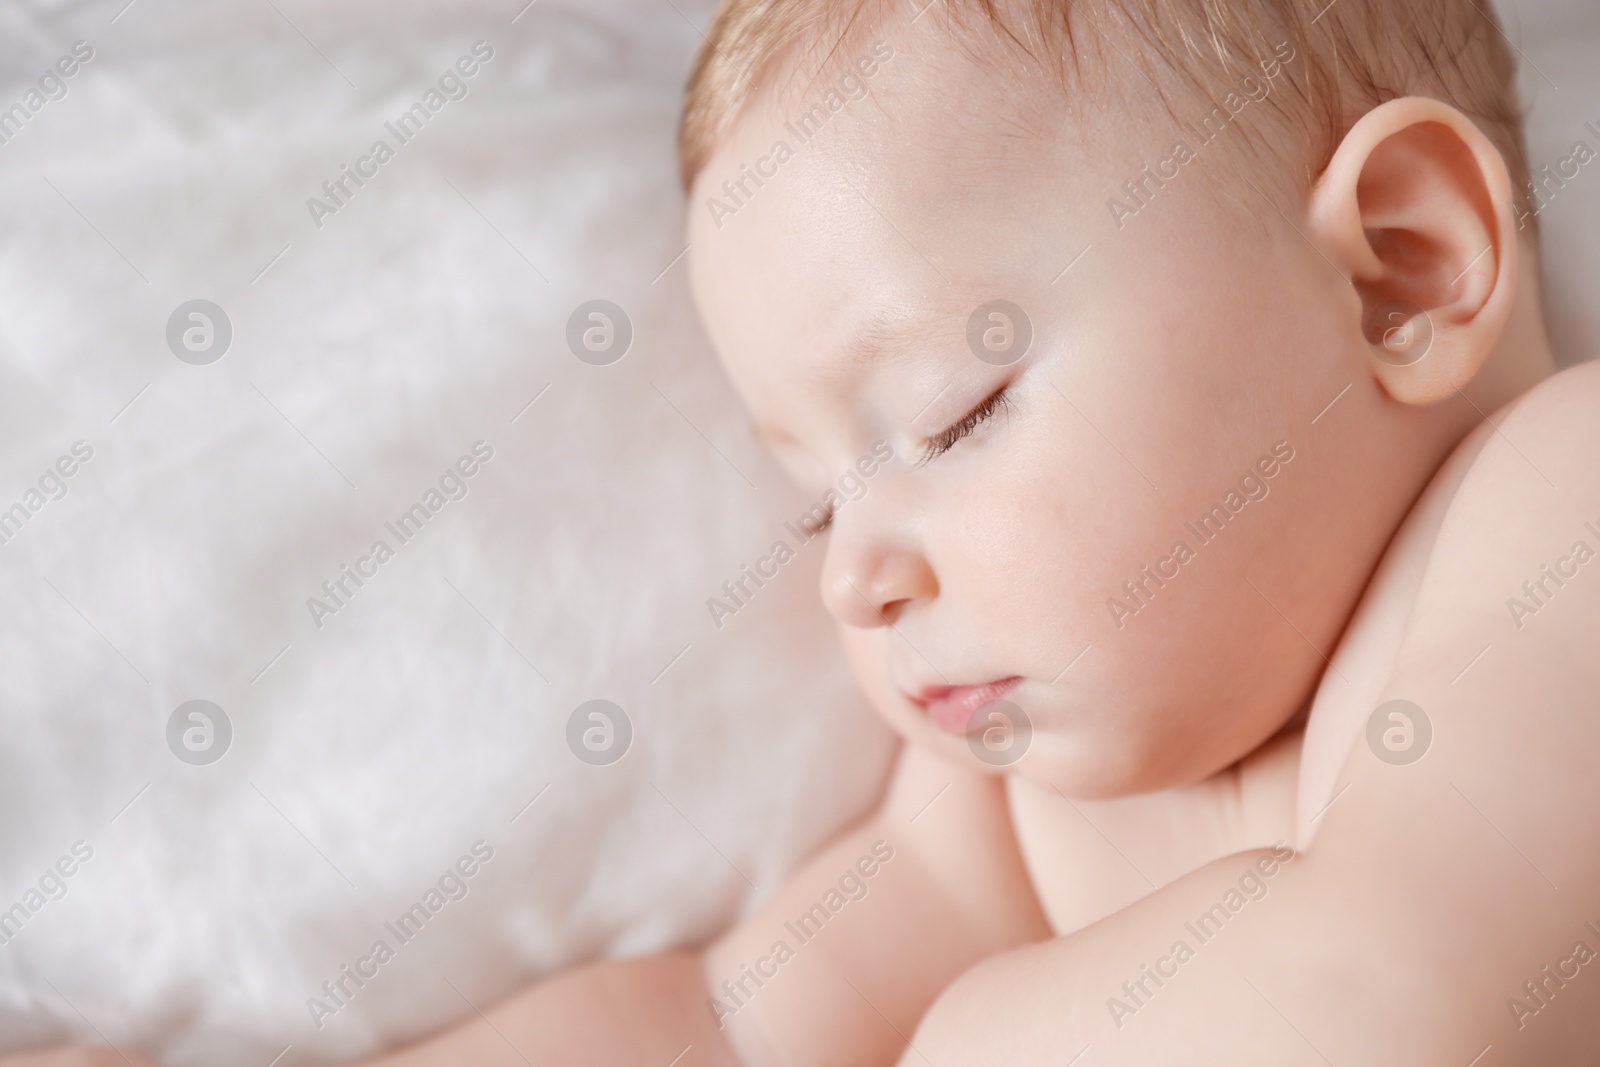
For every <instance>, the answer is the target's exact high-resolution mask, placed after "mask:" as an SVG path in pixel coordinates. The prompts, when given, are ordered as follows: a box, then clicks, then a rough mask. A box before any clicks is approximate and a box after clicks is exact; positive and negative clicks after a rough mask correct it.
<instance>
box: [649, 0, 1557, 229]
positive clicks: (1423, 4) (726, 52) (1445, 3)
mask: <svg viewBox="0 0 1600 1067" xmlns="http://www.w3.org/2000/svg"><path fill="white" fill-rule="evenodd" d="M922 2H924V0H918V6H920V4H921V3H922ZM933 2H934V3H939V4H943V5H944V11H943V12H942V14H943V16H944V17H945V18H946V19H947V21H948V22H949V24H950V25H951V27H952V30H953V31H955V32H963V31H965V35H966V37H968V38H969V39H972V38H974V37H975V36H976V35H975V34H974V33H973V32H972V31H973V30H974V29H977V28H979V27H980V26H982V25H984V24H986V25H987V26H988V27H989V29H990V31H991V32H990V33H989V34H988V37H989V38H990V39H991V40H999V41H1003V42H1006V43H1008V44H1009V45H1011V46H1014V47H1015V48H1018V49H1020V50H1021V51H1022V52H1023V53H1025V54H1026V55H1028V56H1030V57H1032V58H1033V59H1034V60H1035V61H1041V57H1061V61H1060V63H1058V64H1051V66H1054V67H1057V69H1058V70H1059V71H1060V73H1062V74H1063V75H1072V76H1074V77H1076V78H1078V79H1080V82H1079V84H1082V82H1081V79H1082V78H1083V76H1084V71H1083V69H1082V68H1083V63H1082V57H1083V54H1082V53H1081V52H1080V45H1085V44H1090V45H1093V46H1098V45H1102V44H1105V45H1110V46H1111V47H1112V48H1113V49H1115V50H1116V51H1117V52H1120V53H1121V54H1122V56H1123V57H1124V58H1127V59H1133V57H1131V56H1130V55H1129V52H1128V50H1127V49H1128V46H1129V45H1130V44H1131V45H1132V46H1133V51H1134V53H1136V55H1137V57H1138V58H1137V60H1135V61H1137V62H1141V63H1148V62H1149V61H1150V60H1151V59H1154V60H1155V61H1156V62H1157V63H1159V64H1161V65H1162V66H1164V67H1165V68H1166V69H1167V70H1168V71H1169V72H1172V73H1176V74H1178V75H1180V76H1181V77H1182V79H1183V80H1184V81H1186V82H1187V83H1188V86H1189V87H1190V88H1191V89H1192V90H1194V91H1196V92H1198V94H1199V95H1200V96H1202V97H1203V98H1205V99H1209V100H1211V101H1213V102H1217V101H1219V100H1220V99H1221V98H1222V96H1223V94H1225V93H1227V92H1229V91H1230V90H1231V89H1232V88H1233V87H1234V86H1235V85H1237V84H1238V81H1239V79H1240V78H1241V77H1242V76H1248V75H1250V74H1252V73H1254V72H1255V71H1256V70H1257V69H1258V64H1260V63H1261V62H1262V61H1263V59H1264V58H1266V57H1270V56H1271V55H1272V54H1273V52H1274V49H1275V48H1281V47H1282V46H1283V45H1284V44H1287V45H1288V46H1289V47H1291V48H1292V49H1293V52H1294V55H1295V56H1296V60H1295V62H1294V63H1293V65H1292V66H1293V70H1292V72H1291V77H1290V82H1291V84H1292V85H1293V87H1294V91H1293V92H1290V93H1275V94H1274V106H1275V107H1276V108H1277V109H1278V110H1279V111H1280V112H1281V113H1283V114H1284V116H1285V117H1286V118H1288V119H1290V120H1291V121H1293V122H1294V123H1295V124H1296V126H1297V128H1299V129H1302V130H1304V131H1306V134H1305V139H1304V141H1303V143H1302V145H1301V146H1300V152H1299V158H1296V159H1295V160H1294V161H1293V162H1294V163H1295V165H1296V168H1297V169H1302V168H1303V170H1304V176H1305V178H1306V180H1307V182H1308V183H1309V180H1310V178H1312V177H1314V176H1315V175H1317V174H1319V173H1321V171H1322V169H1323V167H1324V166H1326V164H1327V162H1328V160H1329V159H1330V158H1331V157H1332V155H1333V152H1334V150H1335V149H1336V148H1337V147H1338V143H1339V141H1340V140H1341V139H1342V138H1343V136H1344V134H1345V133H1346V132H1347V131H1348V130H1349V128H1350V126H1351V125H1353V124H1354V123H1355V122H1356V120H1357V119H1359V118H1360V117H1361V115H1362V114H1364V113H1365V112H1366V111H1368V110H1370V109H1371V108H1373V107H1376V106H1377V105H1378V104H1381V103H1383V102H1384V101H1386V100H1390V99H1394V98H1395V97H1400V96H1429V97H1433V98H1435V99H1438V100H1441V101H1443V102H1444V103H1447V104H1450V105H1451V106H1453V107H1455V108H1457V109H1458V110H1460V111H1461V112H1463V113H1464V114H1466V115H1468V116H1469V117H1471V118H1472V119H1473V120H1474V121H1475V122H1476V123H1477V124H1478V126H1479V128H1480V129H1482V130H1483V131H1484V133H1485V134H1486V135H1487V136H1488V137H1489V139H1490V140H1491V141H1492V142H1493V143H1494V145H1495V146H1496V147H1497V148H1498V149H1499V150H1500V153H1501V155H1502V156H1503V157H1504V159H1505V162H1506V168H1507V170H1508V171H1509V172H1510V174H1511V180H1512V187H1513V189H1514V190H1515V193H1516V198H1517V203H1516V205H1515V206H1516V208H1517V210H1518V214H1519V215H1523V216H1524V217H1529V216H1530V215H1531V213H1529V212H1527V211H1526V204H1527V203H1528V201H1529V192H1530V186H1531V183H1530V181H1529V173H1528V163H1527V150H1526V148H1525V146H1524V143H1523V134H1522V113H1521V109H1520V106H1519V103H1518V98H1517V91H1516V83H1515V74H1516V64H1515V62H1514V60H1513V59H1512V55H1511V49H1510V47H1509V42H1508V41H1507V39H1506V37H1505V35H1504V33H1503V31H1502V30H1501V28H1500V24H1499V22H1498V21H1497V20H1496V18H1495V16H1494V15H1493V14H1491V13H1490V12H1489V11H1488V10H1487V8H1486V6H1480V0H1332V2H1331V3H1330V2H1329V0H1015V2H1009V0H933ZM1488 2H1489V0H1482V4H1483V5H1487V3H1488ZM887 11H888V4H887V2H886V0H723V2H722V4H721V6H720V7H719V8H718V9H717V12H716V15H715V17H714V18H713V19H712V22H711V25H710V27H709V28H708V29H707V31H706V35H705V41H704V43H703V44H702V46H701V49H700V53H699V55H698V57H697V59H696V61H695V64H694V68H693V71H692V73H691V74H690V77H689V83H688V89H687V93H686V98H685V102H684V109H683V116H682V120H681V122H680V124H679V130H678V147H679V160H680V169H681V177H682V180H683V184H684V188H685V189H688V188H689V187H691V186H692V185H693V183H694V179H695V177H696V176H697V175H698V174H699V172H700V171H701V170H702V169H703V168H704V167H705V164H706V162H707V160H708V158H709V157H710V155H711V153H712V152H713V150H714V149H715V147H716V145H717V142H718V141H719V140H720V139H721V138H722V137H724V136H725V135H726V134H727V131H728V129H729V127H730V126H731V125H732V124H733V123H734V122H735V121H736V120H737V119H738V117H739V115H740V114H741V113H742V112H743V110H744V108H745V106H746V105H747V104H748V103H749V101H750V99H751V97H752V95H753V92H754V87H755V84H756V82H757V81H759V80H762V79H764V78H765V77H766V75H767V74H768V73H770V72H771V71H772V70H773V68H774V67H775V66H776V65H777V64H778V63H779V62H780V61H782V60H787V61H789V62H791V63H795V65H796V67H797V69H798V66H799V65H800V63H799V62H797V57H798V56H801V55H804V56H809V57H811V60H812V66H813V67H816V66H817V64H818V62H819V61H818V60H817V58H816V57H818V56H820V57H821V59H820V63H823V64H825V63H826V62H827V61H828V58H829V57H832V56H836V55H840V54H843V52H844V50H843V49H842V48H841V45H843V44H844V42H845V40H846V38H847V37H848V36H849V35H850V34H852V33H854V32H865V30H866V29H867V28H868V27H871V26H873V25H874V24H875V23H877V22H879V21H881V19H882V18H883V17H884V15H885V13H886V12H887ZM975 24H976V25H975ZM1108 26H1110V27H1111V29H1110V31H1109V32H1108V30H1107V29H1106V27H1108ZM1113 35H1114V36H1113ZM1086 39H1087V40H1086ZM1279 54H1281V53H1279ZM1104 55H1105V53H1104V52H1103V50H1101V56H1102V59H1101V61H1102V62H1104V61H1105V60H1104ZM1267 61H1269V62H1270V58H1268V59H1267ZM1069 68H1070V69H1069ZM1144 73H1145V74H1146V76H1147V77H1149V78H1150V83H1151V84H1153V85H1155V86H1157V87H1158V88H1157V90H1156V91H1158V92H1159V93H1160V95H1161V96H1162V98H1163V103H1164V104H1165V105H1166V107H1167V109H1168V111H1169V112H1172V111H1173V100H1172V98H1171V96H1169V94H1168V93H1167V91H1166V90H1165V89H1164V88H1161V87H1160V86H1161V84H1162V83H1161V80H1160V79H1159V78H1158V77H1157V75H1158V74H1159V71H1151V70H1145V71H1144ZM1068 84H1070V82H1064V83H1063V87H1064V88H1065V87H1066V86H1067V85H1068ZM1176 117H1177V116H1176V115H1175V114H1174V119H1175V120H1176ZM1256 147H1258V148H1259V146H1256Z"/></svg>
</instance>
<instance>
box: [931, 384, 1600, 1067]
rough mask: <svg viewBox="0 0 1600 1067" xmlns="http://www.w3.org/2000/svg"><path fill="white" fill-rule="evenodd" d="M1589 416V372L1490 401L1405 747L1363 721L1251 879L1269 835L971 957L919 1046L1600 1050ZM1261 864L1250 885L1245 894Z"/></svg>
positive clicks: (1256, 1059) (1434, 1060) (1598, 608)
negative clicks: (1394, 757) (1339, 787)
mask: <svg viewBox="0 0 1600 1067" xmlns="http://www.w3.org/2000/svg"><path fill="white" fill-rule="evenodd" d="M1597 411H1600V367H1586V368H1583V369H1582V370H1581V371H1574V372H1568V373H1567V374H1565V375H1562V376H1561V377H1560V378H1558V379H1555V380H1553V381H1552V382H1550V383H1547V385H1546V386H1545V387H1542V388H1541V389H1540V390H1538V391H1536V393H1535V394H1533V395H1532V396H1531V397H1530V400H1529V401H1528V402H1527V403H1526V405H1525V406H1524V407H1521V408H1518V409H1517V410H1516V411H1514V412H1513V413H1512V414H1511V415H1510V416H1509V417H1507V418H1503V419H1502V418H1500V417H1497V419H1496V421H1497V422H1499V423H1500V426H1499V429H1498V430H1497V431H1496V432H1495V433H1494V435H1493V437H1492V438H1491V439H1490V440H1489V441H1488V443H1487V444H1486V445H1485V446H1484V449H1483V451H1482V453H1481V455H1480V457H1479V459H1478V460H1477V461H1476V463H1475V465H1474V467H1473V469H1472V470H1471V471H1470V472H1469V474H1468V476H1467V478H1466V479H1465V481H1464V482H1463V483H1462V485H1461V487H1460V490H1459V492H1458V494H1457V496H1456V497H1455V499H1454V500H1453V501H1452V503H1451V506H1450V510H1449V512H1448V514H1447V515H1446V518H1445V521H1444V524H1443V527H1442V528H1441V530H1440V534H1439V538H1438V541H1437V543H1436V545H1435V548H1434V552H1433V555H1432V557H1431V558H1430V561H1429V563H1428V568H1427V571H1426V574H1425V577H1424V579H1423V584H1422V588H1421V592H1420V595H1419V598H1418V600H1417V602H1416V605H1415V607H1414V608H1413V612H1412V616H1411V620H1410V623H1409V625H1408V630H1407V633H1406V636H1405V639H1404V641H1403V642H1402V644H1401V647H1400V651H1399V656H1398V660H1397V663H1396V669H1395V672H1394V674H1393V676H1392V677H1391V678H1390V680H1389V682H1388V684H1387V686H1386V687H1385V690H1384V692H1383V694H1382V695H1381V697H1380V699H1379V703H1380V706H1381V704H1382V703H1383V702H1386V701H1388V700H1390V699H1396V698H1398V699H1404V700H1408V701H1412V702H1414V703H1415V704H1416V705H1417V706H1418V707H1420V708H1421V709H1422V710H1423V713H1424V714H1425V715H1426V716H1428V719H1429V720H1430V722H1431V728H1432V740H1431V744H1430V746H1429V747H1428V748H1427V750H1426V752H1425V755H1424V756H1423V757H1422V758H1421V759H1420V760H1418V761H1416V762H1413V763H1410V764H1406V765H1399V764H1395V763H1390V762H1386V761H1384V760H1381V759H1380V758H1379V757H1378V756H1377V750H1376V749H1372V750H1369V746H1368V742H1367V740H1366V738H1365V737H1360V738H1358V739H1357V740H1356V741H1355V746H1354V750H1353V752H1352V754H1351V757H1350V760H1349V763H1348V765H1347V767H1346V774H1345V777H1346V779H1347V780H1348V787H1347V788H1346V789H1345V791H1344V792H1343V794H1342V795H1340V796H1338V798H1337V799H1336V801H1335V802H1334V804H1333V805H1332V806H1331V807H1330V808H1329V809H1328V810H1327V813H1326V815H1325V816H1324V818H1323V820H1322V824H1321V826H1320V828H1319V831H1318V834H1317V837H1316V840H1315V844H1314V846H1313V847H1312V848H1311V849H1310V851H1309V852H1308V853H1306V854H1304V855H1301V856H1297V857H1295V858H1294V859H1293V860H1292V861H1291V862H1290V863H1288V864H1287V865H1283V866H1282V867H1281V869H1278V870H1277V871H1276V873H1275V874H1274V876H1273V877H1271V878H1270V879H1252V880H1251V881H1250V882H1249V883H1245V882H1243V881H1242V879H1243V878H1244V877H1245V876H1246V874H1247V873H1248V872H1249V871H1250V870H1251V869H1252V866H1253V863H1254V861H1256V860H1257V859H1258V856H1257V855H1255V854H1241V855H1236V856H1230V857H1226V858H1224V859H1222V860H1218V861H1217V862H1215V863H1213V864H1210V865H1209V866H1207V867H1205V868H1203V869H1201V870H1199V871H1196V872H1194V873H1193V874H1191V875H1189V876H1187V877H1185V878H1183V879H1181V880H1179V881H1178V882H1176V883H1174V884H1173V885H1170V886H1168V887H1166V888H1164V889H1162V890H1160V891H1159V892H1156V893H1153V894H1151V895H1150V896H1149V897H1147V898H1145V899H1144V900H1142V901H1140V902H1139V903H1137V904H1135V905H1134V906H1132V907H1130V908H1127V909H1125V910H1124V911H1121V912H1119V913H1117V914H1116V915H1113V916H1111V917H1110V918H1108V919H1106V920H1104V921H1103V922H1100V923H1097V924H1095V925H1094V926H1092V927H1090V928H1088V929H1087V930H1084V931H1082V932H1080V933H1077V934H1074V935H1072V936H1070V937H1065V938H1059V939H1056V940H1053V941H1050V942H1047V943H1044V944H1042V945H1039V946H1034V947H1030V948H1025V949H1022V950H1019V951H1013V952H1009V953H1005V954H1003V955H1001V956H998V957H996V958H994V959H991V960H988V961H986V962H984V963H982V964H980V965H979V966H977V967H975V968H974V969H973V970H972V971H970V972H968V974H966V975H964V976H963V977H962V978H961V979H959V980H957V981H956V982H955V983H954V984H953V985H952V987H951V988H950V990H948V991H947V993H946V994H945V995H944V996H942V997H941V998H940V1000H939V1001H938V1003H936V1004H935V1006H934V1007H933V1008H932V1009H931V1010H930V1011H929V1012H928V1015H927V1018H926V1019H925V1020H924V1024H923V1028H922V1029H921V1030H920V1031H919V1032H918V1035H917V1037H916V1043H917V1046H918V1048H919V1049H920V1050H922V1051H923V1052H924V1053H926V1055H927V1057H928V1058H929V1059H930V1060H931V1061H932V1062H935V1063H960V1064H966V1065H981V1064H989V1063H994V1064H1006V1065H1007V1067H1030V1065H1034V1064H1041V1065H1042V1064H1057V1065H1058V1064H1062V1063H1066V1062H1070V1061H1072V1059H1073V1057H1074V1056H1076V1055H1077V1054H1078V1053H1080V1052H1081V1051H1082V1050H1083V1049H1084V1048H1085V1047H1086V1046H1092V1051H1090V1052H1089V1053H1087V1054H1086V1055H1085V1056H1084V1060H1083V1064H1084V1067H1087V1065H1088V1064H1089V1063H1093V1064H1095V1065H1096V1067H1108V1065H1114V1064H1122V1065H1151V1064H1166V1063H1175V1062H1184V1063H1252V1064H1254V1063H1272V1064H1288V1063H1295V1064H1298V1063H1306V1064H1322V1063H1336V1064H1345V1063H1362V1064H1372V1065H1378V1067H1387V1065H1390V1064H1394V1065H1404V1067H1432V1065H1435V1064H1438V1065H1441V1067H1443V1065H1454V1067H1464V1065H1465V1064H1468V1063H1473V1062H1478V1063H1480V1064H1481V1065H1482V1067H1487V1065H1488V1064H1490V1063H1493V1064H1497V1065H1527V1067H1543V1065H1546V1064H1554V1063H1579V1062H1588V1061H1589V1060H1590V1059H1592V1056H1593V1053H1594V1049H1595V1048H1596V1047H1600V847H1597V846H1596V842H1597V841H1600V776H1596V775H1595V773H1594V770H1593V768H1594V765H1595V760H1596V754H1597V753H1600V714H1596V708H1597V707H1600V626H1597V623H1596V620H1600V557H1597V555H1596V554H1595V553H1596V549H1600V532H1597V529H1600V469H1597V468H1596V465H1595V463H1594V457H1595V456H1596V455H1600V418H1596V416H1595V413H1596V412H1597ZM1579 542H1582V543H1584V544H1585V545H1586V546H1587V547H1586V548H1585V549H1579V548H1578V547H1577V546H1578V543H1579ZM1546 568H1549V569H1551V570H1552V571H1554V572H1558V577H1560V578H1561V584H1560V585H1557V584H1556V581H1555V580H1554V579H1544V580H1543V586H1542V587H1539V586H1536V587H1535V593H1534V594H1533V595H1534V596H1536V597H1537V598H1538V601H1539V603H1538V605H1537V612H1536V613H1531V612H1529V613H1526V614H1525V613H1524V611H1523V610H1516V611H1513V610H1512V608H1511V606H1510V603H1509V602H1508V597H1509V598H1512V600H1516V601H1519V602H1523V603H1526V604H1532V600H1531V599H1530V595H1529V593H1528V592H1527V590H1525V589H1524V582H1525V581H1530V580H1531V581H1533V582H1538V581H1539V580H1540V576H1541V575H1543V574H1544V573H1545V570H1546ZM1469 666H1470V669H1468V668H1469ZM1257 881H1259V882H1260V884H1261V885H1264V886H1265V888H1266V893H1265V895H1264V896H1259V899H1251V895H1252V894H1250V893H1249V891H1250V890H1253V889H1255V887H1256V883H1257ZM1230 893H1231V894H1232V896H1231V897H1230ZM1219 905H1220V906H1222V908H1223V910H1222V911H1221V912H1218V911H1217V910H1216V909H1217V907H1218V906H1219ZM1234 905H1238V906H1237V907H1235V906H1234ZM1207 916H1211V918H1210V920H1209V922H1207V921H1206V918H1205V917H1207ZM1180 942H1182V943H1183V944H1184V945H1185V948H1184V949H1183V950H1178V948H1177V946H1178V943H1180ZM1152 972H1157V973H1155V975H1154V977H1152V976H1151V973H1152ZM1486 1050H1487V1052H1486ZM1480 1057H1481V1059H1480ZM902 1062H903V1063H904V1064H907V1065H910V1064H916V1063H921V1062H922V1061H920V1060H918V1059H917V1058H916V1057H912V1056H907V1057H906V1058H905V1059H904V1060H903V1061H902Z"/></svg>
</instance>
